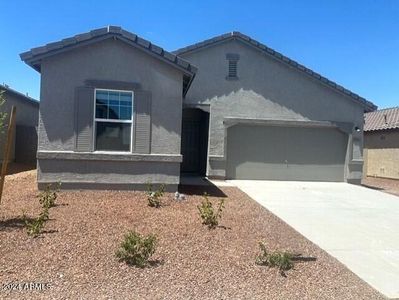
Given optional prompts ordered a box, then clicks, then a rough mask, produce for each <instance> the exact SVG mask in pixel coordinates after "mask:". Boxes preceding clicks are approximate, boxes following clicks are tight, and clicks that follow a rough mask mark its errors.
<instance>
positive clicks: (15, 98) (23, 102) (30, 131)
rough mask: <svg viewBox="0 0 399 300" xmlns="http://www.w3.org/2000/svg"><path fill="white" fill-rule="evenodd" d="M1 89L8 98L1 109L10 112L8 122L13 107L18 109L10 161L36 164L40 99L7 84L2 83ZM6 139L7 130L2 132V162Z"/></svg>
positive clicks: (0, 156) (0, 146) (0, 154)
mask: <svg viewBox="0 0 399 300" xmlns="http://www.w3.org/2000/svg"><path fill="white" fill-rule="evenodd" d="M0 91H2V92H3V93H4V94H3V96H4V98H5V100H6V102H5V104H4V105H3V106H2V107H0V110H1V111H4V112H6V113H7V114H8V118H7V120H6V122H7V124H8V122H9V116H10V112H11V107H12V106H15V107H16V110H17V114H16V118H15V132H14V139H13V141H12V148H11V155H10V161H12V162H14V161H15V162H18V163H24V164H32V165H34V164H36V151H37V123H38V118H39V101H37V100H36V99H33V98H32V97H29V96H28V95H24V94H22V93H20V92H18V91H16V90H14V89H12V88H10V87H9V86H8V85H6V84H0ZM5 141H6V131H5V132H3V134H1V133H0V163H1V162H2V160H3V157H4V153H3V151H4V146H5Z"/></svg>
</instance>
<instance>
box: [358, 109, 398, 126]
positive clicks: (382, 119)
mask: <svg viewBox="0 0 399 300" xmlns="http://www.w3.org/2000/svg"><path fill="white" fill-rule="evenodd" d="M396 128H399V106H398V107H392V108H385V109H380V110H376V111H373V112H369V113H366V114H364V131H374V130H386V129H396Z"/></svg>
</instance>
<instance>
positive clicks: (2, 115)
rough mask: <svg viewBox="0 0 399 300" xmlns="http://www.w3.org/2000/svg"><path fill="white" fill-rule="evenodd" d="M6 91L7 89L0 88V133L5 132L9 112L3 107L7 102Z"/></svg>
mask: <svg viewBox="0 0 399 300" xmlns="http://www.w3.org/2000/svg"><path fill="white" fill-rule="evenodd" d="M4 92H5V91H2V90H0V134H2V133H4V129H5V122H6V118H7V113H6V112H4V111H2V109H1V107H2V106H3V105H4V104H5V103H6V99H5V97H4Z"/></svg>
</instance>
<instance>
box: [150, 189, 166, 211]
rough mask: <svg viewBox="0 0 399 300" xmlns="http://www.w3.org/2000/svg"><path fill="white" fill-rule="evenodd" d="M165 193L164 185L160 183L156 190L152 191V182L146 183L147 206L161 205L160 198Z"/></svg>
mask: <svg viewBox="0 0 399 300" xmlns="http://www.w3.org/2000/svg"><path fill="white" fill-rule="evenodd" d="M164 193H165V185H163V184H161V186H160V187H159V189H158V190H156V191H153V187H152V184H151V183H149V184H148V185H147V200H148V206H151V207H157V208H158V207H161V204H162V203H161V198H162V197H163V195H164Z"/></svg>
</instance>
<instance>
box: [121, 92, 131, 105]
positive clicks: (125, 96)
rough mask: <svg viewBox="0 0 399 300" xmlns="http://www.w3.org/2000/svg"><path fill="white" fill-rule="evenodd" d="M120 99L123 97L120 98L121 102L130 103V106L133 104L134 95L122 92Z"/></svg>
mask: <svg viewBox="0 0 399 300" xmlns="http://www.w3.org/2000/svg"><path fill="white" fill-rule="evenodd" d="M120 97H121V98H120V100H121V101H126V102H129V103H130V105H131V104H132V94H131V93H124V92H121V96H120Z"/></svg>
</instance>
